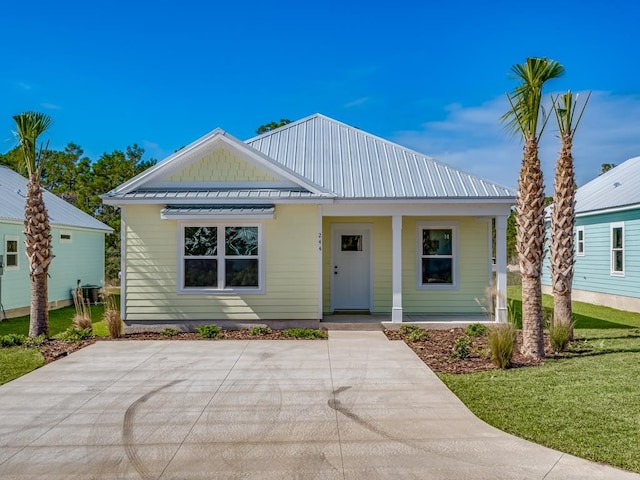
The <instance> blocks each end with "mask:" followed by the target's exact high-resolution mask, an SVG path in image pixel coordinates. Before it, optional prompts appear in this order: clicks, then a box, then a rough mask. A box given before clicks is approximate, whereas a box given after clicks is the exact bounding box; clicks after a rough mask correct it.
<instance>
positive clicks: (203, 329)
mask: <svg viewBox="0 0 640 480" xmlns="http://www.w3.org/2000/svg"><path fill="white" fill-rule="evenodd" d="M196 330H197V331H198V335H200V336H201V337H202V338H218V337H219V336H220V332H221V331H222V328H221V327H219V326H218V325H216V324H215V323H211V324H209V325H198V326H197V327H196Z"/></svg>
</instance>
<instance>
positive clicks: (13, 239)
mask: <svg viewBox="0 0 640 480" xmlns="http://www.w3.org/2000/svg"><path fill="white" fill-rule="evenodd" d="M8 242H16V253H9V252H8V248H7V243H8ZM9 255H15V256H16V264H15V265H9V264H8V262H7V257H8V256H9ZM3 260H4V262H3V263H4V269H5V270H20V237H18V236H17V235H5V236H4V259H3Z"/></svg>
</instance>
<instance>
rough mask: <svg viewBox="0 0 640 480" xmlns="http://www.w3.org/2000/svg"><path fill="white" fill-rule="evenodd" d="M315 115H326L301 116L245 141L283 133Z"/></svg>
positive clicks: (316, 115)
mask: <svg viewBox="0 0 640 480" xmlns="http://www.w3.org/2000/svg"><path fill="white" fill-rule="evenodd" d="M315 117H324V115H322V114H321V113H312V114H311V115H307V116H306V117H303V118H300V119H298V120H295V121H293V122H289V123H287V124H286V125H282V126H281V127H278V128H274V129H273V130H269V131H268V132H264V133H259V134H257V135H256V136H254V137H251V138H249V139H247V140H245V141H244V143H250V142H253V141H255V140H258V139H263V138H266V137H269V136H271V135H273V134H274V133H281V132H283V131H285V130H288V129H289V128H293V127H297V126H298V125H300V124H301V123H304V122H308V121H309V120H311V119H313V118H315ZM325 118H328V117H325Z"/></svg>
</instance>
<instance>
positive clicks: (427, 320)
mask: <svg viewBox="0 0 640 480" xmlns="http://www.w3.org/2000/svg"><path fill="white" fill-rule="evenodd" d="M470 323H487V324H490V323H494V322H493V321H491V320H489V319H488V318H487V317H486V316H485V315H410V314H407V315H404V317H403V321H402V323H393V322H392V321H391V315H351V314H347V315H340V314H337V315H336V314H328V315H324V316H323V317H322V320H321V321H320V328H326V329H327V330H383V329H387V330H398V329H399V328H400V326H401V325H406V324H413V325H418V326H420V327H422V328H431V329H445V328H464V327H466V326H467V325H469V324H470Z"/></svg>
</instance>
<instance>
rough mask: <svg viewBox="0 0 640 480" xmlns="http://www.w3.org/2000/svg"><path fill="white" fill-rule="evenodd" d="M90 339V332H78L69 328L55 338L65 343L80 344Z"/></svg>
mask: <svg viewBox="0 0 640 480" xmlns="http://www.w3.org/2000/svg"><path fill="white" fill-rule="evenodd" d="M90 337H91V330H89V329H88V328H87V329H84V330H78V329H77V328H75V327H69V328H67V329H66V330H65V331H64V332H61V333H59V334H58V335H57V336H56V338H57V339H58V340H62V341H63V342H67V343H75V342H82V341H83V340H86V339H87V338H90Z"/></svg>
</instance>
